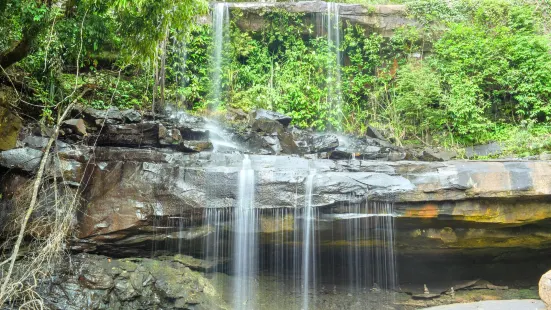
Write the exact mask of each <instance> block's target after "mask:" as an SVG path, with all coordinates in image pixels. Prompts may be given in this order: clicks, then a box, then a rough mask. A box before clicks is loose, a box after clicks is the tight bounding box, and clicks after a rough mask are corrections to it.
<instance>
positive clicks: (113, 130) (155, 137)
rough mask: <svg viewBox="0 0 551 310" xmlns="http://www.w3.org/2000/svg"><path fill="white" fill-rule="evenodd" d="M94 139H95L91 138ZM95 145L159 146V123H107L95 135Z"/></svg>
mask: <svg viewBox="0 0 551 310" xmlns="http://www.w3.org/2000/svg"><path fill="white" fill-rule="evenodd" d="M92 141H95V139H92ZM97 145H111V146H127V147H152V146H159V124H156V123H139V124H126V125H107V126H105V127H103V130H102V131H101V133H100V134H99V136H98V137H97Z"/></svg>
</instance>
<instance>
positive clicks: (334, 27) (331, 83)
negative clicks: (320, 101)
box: [325, 2, 342, 118]
mask: <svg viewBox="0 0 551 310" xmlns="http://www.w3.org/2000/svg"><path fill="white" fill-rule="evenodd" d="M325 19H326V22H325V24H326V27H327V45H328V51H329V55H330V56H331V57H330V58H329V61H328V64H327V67H328V68H327V91H328V98H327V100H328V101H329V102H330V103H331V104H332V105H333V107H334V108H335V111H336V113H337V116H338V117H339V118H340V117H342V91H341V89H342V88H341V84H342V81H341V67H342V54H341V23H340V4H339V3H334V2H328V3H327V13H326V16H325Z"/></svg>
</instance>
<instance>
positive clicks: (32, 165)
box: [0, 147, 42, 172]
mask: <svg viewBox="0 0 551 310" xmlns="http://www.w3.org/2000/svg"><path fill="white" fill-rule="evenodd" d="M41 159H42V152H41V151H39V150H35V149H32V148H28V147H24V148H18V149H11V150H7V151H3V152H0V166H2V167H5V168H9V169H20V170H23V171H27V172H34V171H36V169H38V166H39V165H40V160H41Z"/></svg>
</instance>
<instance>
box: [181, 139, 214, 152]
mask: <svg viewBox="0 0 551 310" xmlns="http://www.w3.org/2000/svg"><path fill="white" fill-rule="evenodd" d="M178 149H179V150H181V151H183V152H203V151H210V150H212V143H211V142H208V141H184V142H182V143H180V145H179V146H178Z"/></svg>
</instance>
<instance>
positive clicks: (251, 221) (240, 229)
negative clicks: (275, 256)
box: [232, 155, 258, 309]
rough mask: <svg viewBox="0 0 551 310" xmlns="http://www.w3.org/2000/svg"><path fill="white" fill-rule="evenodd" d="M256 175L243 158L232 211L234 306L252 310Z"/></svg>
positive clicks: (256, 253)
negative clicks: (236, 201)
mask: <svg viewBox="0 0 551 310" xmlns="http://www.w3.org/2000/svg"><path fill="white" fill-rule="evenodd" d="M254 174H255V172H254V170H253V168H252V164H251V160H250V158H249V156H248V155H244V158H243V167H242V168H241V171H240V172H239V193H238V205H237V207H236V208H235V211H234V215H233V216H234V219H233V225H234V227H233V229H234V241H233V248H234V251H233V253H232V260H233V272H234V282H233V290H234V294H233V306H234V309H256V308H255V302H256V301H255V277H256V276H257V273H258V235H257V233H258V210H256V209H255V208H254V191H255V175H254Z"/></svg>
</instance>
